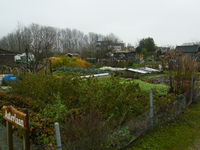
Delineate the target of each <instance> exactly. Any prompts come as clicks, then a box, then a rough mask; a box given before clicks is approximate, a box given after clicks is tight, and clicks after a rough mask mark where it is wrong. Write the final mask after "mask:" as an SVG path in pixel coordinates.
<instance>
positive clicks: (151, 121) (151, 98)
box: [150, 90, 153, 129]
mask: <svg viewBox="0 0 200 150" xmlns="http://www.w3.org/2000/svg"><path fill="white" fill-rule="evenodd" d="M150 123H151V128H152V129H153V97H152V90H150Z"/></svg>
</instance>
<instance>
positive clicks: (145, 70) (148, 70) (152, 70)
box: [128, 67, 160, 74]
mask: <svg viewBox="0 0 200 150" xmlns="http://www.w3.org/2000/svg"><path fill="white" fill-rule="evenodd" d="M128 70H129V71H133V72H137V73H142V74H146V73H152V72H160V71H159V70H157V69H153V68H149V67H144V68H138V69H133V68H130V69H128Z"/></svg>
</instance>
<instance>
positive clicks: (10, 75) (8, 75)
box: [3, 74, 13, 82]
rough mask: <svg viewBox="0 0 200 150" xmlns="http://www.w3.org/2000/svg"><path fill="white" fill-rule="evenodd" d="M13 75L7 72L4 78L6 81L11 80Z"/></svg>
mask: <svg viewBox="0 0 200 150" xmlns="http://www.w3.org/2000/svg"><path fill="white" fill-rule="evenodd" d="M11 77H13V75H12V74H5V75H4V78H3V79H4V82H9V80H10V78H11Z"/></svg>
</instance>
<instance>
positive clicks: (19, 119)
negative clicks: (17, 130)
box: [2, 106, 26, 130]
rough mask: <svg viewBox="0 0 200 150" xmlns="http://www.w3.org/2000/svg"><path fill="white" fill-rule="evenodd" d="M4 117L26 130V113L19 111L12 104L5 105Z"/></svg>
mask: <svg viewBox="0 0 200 150" xmlns="http://www.w3.org/2000/svg"><path fill="white" fill-rule="evenodd" d="M2 109H3V118H4V119H5V120H7V121H9V122H10V123H12V124H14V125H17V126H20V127H21V128H23V129H25V130H26V114H25V113H22V112H20V111H18V110H17V109H15V108H14V107H12V106H3V108H2Z"/></svg>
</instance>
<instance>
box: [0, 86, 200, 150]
mask: <svg viewBox="0 0 200 150" xmlns="http://www.w3.org/2000/svg"><path fill="white" fill-rule="evenodd" d="M196 93H198V91H196V92H193V90H189V91H187V92H186V93H184V94H182V95H180V96H178V97H176V98H175V99H174V100H173V101H172V102H173V103H171V104H168V105H162V106H161V107H158V106H154V107H153V116H154V117H153V127H154V128H155V127H159V126H160V125H162V124H163V123H166V122H168V121H171V120H173V119H175V118H176V117H177V116H178V115H179V114H180V113H181V112H182V111H183V110H184V109H185V108H186V107H188V106H190V104H191V103H192V101H194V100H196V99H195V98H193V99H194V100H192V95H195V94H196ZM191 94H192V95H191ZM149 114H150V110H148V111H146V112H145V113H144V114H142V115H141V116H139V117H137V118H135V119H134V120H132V121H130V122H128V123H126V124H123V125H122V126H120V127H118V128H116V129H115V130H113V131H111V132H109V133H103V134H101V135H98V136H94V137H89V138H85V139H82V140H79V141H73V142H68V143H62V149H63V150H65V149H66V150H89V149H94V150H102V149H123V148H125V147H126V146H127V145H129V144H130V143H131V142H133V141H134V140H136V139H137V138H138V137H139V136H140V135H141V134H142V133H145V132H146V131H148V130H150V129H151V124H150V116H149ZM6 135H7V133H6V128H5V126H4V125H1V124H0V150H6V149H7V145H6V143H7V137H6ZM13 143H14V149H16V150H20V149H22V147H23V146H22V145H23V142H22V140H20V139H18V138H17V137H16V136H14V135H13ZM31 149H32V150H33V149H37V150H39V149H42V150H44V149H48V150H50V149H52V150H53V149H57V146H56V145H54V146H49V145H38V146H36V145H32V146H31Z"/></svg>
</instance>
